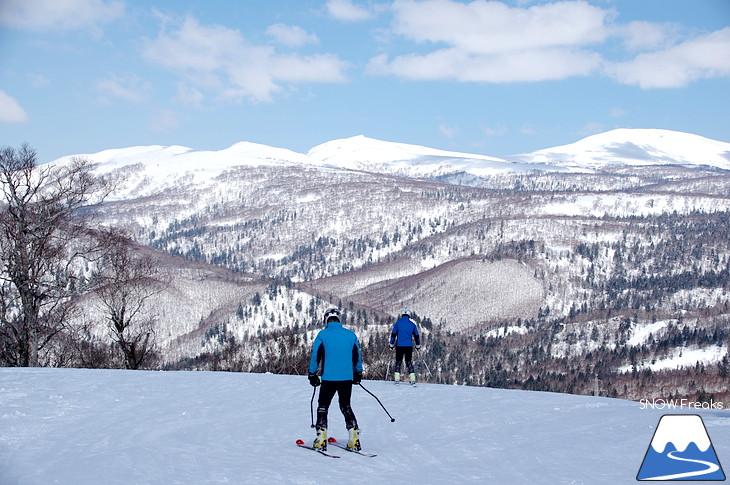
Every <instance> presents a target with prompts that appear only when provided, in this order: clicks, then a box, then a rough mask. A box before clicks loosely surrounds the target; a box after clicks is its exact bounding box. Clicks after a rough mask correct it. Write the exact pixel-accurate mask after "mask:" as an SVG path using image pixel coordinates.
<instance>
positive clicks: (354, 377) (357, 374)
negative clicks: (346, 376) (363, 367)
mask: <svg viewBox="0 0 730 485" xmlns="http://www.w3.org/2000/svg"><path fill="white" fill-rule="evenodd" d="M361 380H362V372H358V371H355V373H354V374H353V375H352V383H353V384H355V385H357V384H360V381H361Z"/></svg>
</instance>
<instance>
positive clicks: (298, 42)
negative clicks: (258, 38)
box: [266, 24, 319, 47]
mask: <svg viewBox="0 0 730 485" xmlns="http://www.w3.org/2000/svg"><path fill="white" fill-rule="evenodd" d="M266 33H267V34H269V35H270V36H271V37H272V38H273V39H274V40H275V41H276V42H278V43H280V44H283V45H286V46H289V47H299V46H302V45H305V44H316V43H317V42H319V39H318V38H317V35H316V34H313V33H309V32H307V31H306V30H304V29H303V28H301V27H299V26H298V25H284V24H274V25H271V26H269V28H268V29H266Z"/></svg>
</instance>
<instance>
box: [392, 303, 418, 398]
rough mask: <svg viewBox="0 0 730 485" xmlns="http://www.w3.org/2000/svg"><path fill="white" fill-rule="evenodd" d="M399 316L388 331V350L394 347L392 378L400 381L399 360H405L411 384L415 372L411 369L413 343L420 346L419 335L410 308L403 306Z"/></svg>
mask: <svg viewBox="0 0 730 485" xmlns="http://www.w3.org/2000/svg"><path fill="white" fill-rule="evenodd" d="M400 313H401V317H400V318H399V319H398V320H397V321H396V322H395V325H393V330H392V331H391V332H390V345H389V346H390V350H393V348H395V373H394V374H393V380H394V381H395V382H396V384H397V383H398V382H399V381H400V370H401V361H402V360H403V358H405V360H406V367H407V368H408V374H409V378H410V381H411V384H415V383H416V372H415V370H414V369H413V345H414V344H415V346H416V349H420V348H421V337H420V335H419V334H418V327H416V324H415V323H413V320H411V310H410V309H408V308H404V309H403V310H402V311H401V312H400Z"/></svg>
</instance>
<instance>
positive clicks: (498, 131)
mask: <svg viewBox="0 0 730 485" xmlns="http://www.w3.org/2000/svg"><path fill="white" fill-rule="evenodd" d="M479 128H480V129H481V130H482V133H484V134H485V135H487V136H504V135H506V134H507V133H509V129H508V128H507V127H506V126H505V125H503V124H501V123H500V124H498V125H497V126H484V125H480V126H479Z"/></svg>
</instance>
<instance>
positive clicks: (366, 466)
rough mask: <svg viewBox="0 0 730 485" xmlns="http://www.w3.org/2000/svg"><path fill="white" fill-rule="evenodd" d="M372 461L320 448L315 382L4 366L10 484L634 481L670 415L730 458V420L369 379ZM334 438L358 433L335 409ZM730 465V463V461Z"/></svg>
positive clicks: (2, 471)
mask: <svg viewBox="0 0 730 485" xmlns="http://www.w3.org/2000/svg"><path fill="white" fill-rule="evenodd" d="M363 384H364V386H365V387H366V388H367V389H368V390H370V391H371V392H373V393H374V394H375V395H377V396H378V397H379V398H380V400H381V402H382V403H383V404H384V405H385V406H386V408H387V409H388V411H389V412H390V414H391V415H392V416H393V417H394V418H395V419H396V420H395V422H391V421H390V419H389V418H388V416H387V415H386V414H385V412H384V411H383V409H382V408H381V407H380V406H379V405H378V403H377V401H376V400H375V399H373V398H372V397H371V396H370V395H369V394H367V393H366V392H365V391H364V390H362V389H360V388H358V387H356V388H355V389H354V390H353V409H354V411H355V413H356V415H357V418H358V421H359V424H360V427H361V428H362V444H363V447H364V450H366V451H369V452H372V453H376V454H377V455H378V456H377V457H375V458H366V457H363V456H358V455H355V454H350V453H347V452H345V451H342V450H339V449H337V448H331V451H332V452H333V453H336V454H338V455H341V458H339V459H332V458H327V457H324V456H320V455H318V454H316V453H315V452H312V451H309V450H306V449H301V448H298V447H297V446H295V444H294V442H295V440H296V439H298V438H301V439H304V440H305V441H307V442H310V441H311V440H312V439H313V437H314V431H313V430H312V429H311V427H310V424H311V421H310V419H311V418H310V399H311V397H312V387H310V386H309V384H308V381H307V379H306V377H304V376H282V375H271V374H234V373H222V372H221V373H210V372H147V371H119V370H82V369H16V368H2V369H0V483H1V484H3V485H48V484H54V483H58V484H68V485H92V484H93V485H98V484H105V485H113V484H125V485H128V484H159V485H172V484H190V485H199V484H220V483H223V484H249V483H251V484H285V483H286V484H294V483H296V484H319V483H340V484H361V483H370V484H404V483H417V484H443V483H494V484H530V485H535V484H611V485H615V484H624V483H625V484H631V483H636V482H635V477H636V473H637V471H638V470H639V467H640V466H641V463H642V460H643V458H644V455H645V453H646V452H647V449H648V446H649V445H650V443H651V440H652V436H653V434H654V430H655V428H656V426H657V423H658V422H659V419H660V417H661V416H662V415H664V414H677V413H688V414H700V415H701V416H702V418H703V420H704V423H705V425H706V427H707V431H708V433H709V435H710V437H711V439H712V443H713V445H714V448H715V450H716V452H717V454H718V458H719V460H720V463H722V464H728V463H730V412H729V411H727V410H697V409H689V408H686V407H685V408H682V409H668V408H666V407H665V408H664V409H651V408H648V407H647V406H646V405H645V404H642V403H637V402H628V401H621V400H615V399H607V398H596V397H584V396H572V395H565V394H553V393H541V392H526V391H512V390H500V389H490V388H477V387H460V386H445V385H435V384H419V385H418V386H416V387H411V386H410V385H408V384H401V385H397V386H396V385H394V384H393V383H390V382H384V381H365V382H364V383H363ZM329 431H330V433H329V434H330V435H331V436H334V437H336V438H337V439H338V440H340V441H342V440H344V439H345V438H346V430H345V427H344V421H343V419H342V416H341V414H340V412H339V409H338V408H337V404H336V403H333V405H332V406H331V408H330V427H329ZM726 466H727V465H726Z"/></svg>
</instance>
